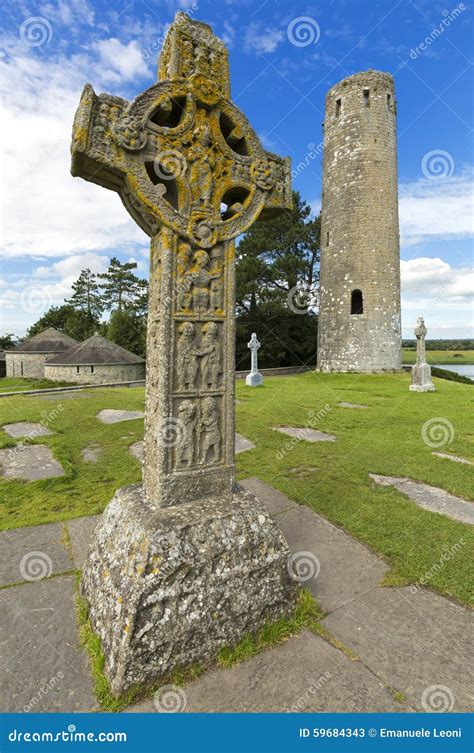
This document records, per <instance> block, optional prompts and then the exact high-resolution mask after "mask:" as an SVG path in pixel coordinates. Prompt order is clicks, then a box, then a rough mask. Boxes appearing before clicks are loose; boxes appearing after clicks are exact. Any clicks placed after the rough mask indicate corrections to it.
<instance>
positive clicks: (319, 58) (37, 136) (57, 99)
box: [0, 0, 474, 338]
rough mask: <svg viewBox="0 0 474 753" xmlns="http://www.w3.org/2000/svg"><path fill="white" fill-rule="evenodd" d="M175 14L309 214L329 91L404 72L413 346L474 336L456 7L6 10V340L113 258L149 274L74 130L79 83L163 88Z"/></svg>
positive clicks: (0, 86)
mask: <svg viewBox="0 0 474 753" xmlns="http://www.w3.org/2000/svg"><path fill="white" fill-rule="evenodd" d="M177 10H185V11H187V12H188V13H189V15H190V16H191V17H192V18H196V19H198V20H200V21H205V22H207V23H209V24H211V26H212V27H213V30H214V32H215V33H216V34H217V35H218V36H220V37H221V38H222V39H223V40H224V41H225V43H226V45H227V46H228V49H229V55H230V71H231V86H232V98H233V100H234V102H235V103H236V104H237V105H238V107H239V108H240V109H241V110H242V111H243V112H244V114H245V115H246V116H247V117H248V119H249V120H250V122H251V124H252V125H253V127H254V129H255V130H256V132H257V133H258V135H259V136H260V138H261V140H262V143H263V145H264V147H265V148H267V149H269V150H271V151H274V152H276V153H278V154H280V155H282V156H284V155H288V156H290V157H291V159H292V169H293V177H294V179H293V187H294V188H295V189H297V190H298V191H299V192H300V193H301V195H302V197H303V198H304V199H305V200H306V201H307V202H308V203H309V204H310V205H311V207H312V209H313V211H314V212H315V213H317V212H318V211H319V208H320V198H321V181H322V138H323V131H322V122H323V119H324V97H325V94H326V92H327V90H328V89H329V88H330V87H331V86H332V85H333V84H335V83H337V82H338V81H340V80H341V79H343V78H345V77H346V76H349V75H351V74H353V73H356V72H358V71H363V70H368V69H376V70H382V71H388V72H390V73H391V74H392V75H393V76H394V78H395V87H396V95H397V101H398V161H399V197H400V233H401V278H402V326H403V336H404V337H413V327H414V324H415V321H416V317H417V316H419V315H424V317H425V321H426V323H427V326H428V338H430V337H432V338H439V337H441V338H450V337H474V317H473V295H474V268H473V260H474V255H473V235H474V221H473V217H474V212H473V189H472V186H473V176H474V155H473V136H474V131H473V125H472V122H473V101H474V100H473V96H472V93H473V90H474V89H473V76H472V62H471V61H472V53H473V11H472V6H471V4H469V3H467V2H466V3H457V2H451V1H449V2H448V0H446V2H444V0H442V2H437V1H436V0H398V1H394V0H379V1H377V0H368V1H366V0H325V1H324V2H321V3H305V2H300V1H295V2H285V1H284V0H278V1H277V0H161V1H159V0H131V1H130V0H114V1H113V2H112V1H111V0H109V2H104V1H103V0H49V1H48V2H41V1H40V0H38V1H34V0H31V1H30V2H27V1H26V0H3V3H2V20H0V24H1V25H0V37H1V44H0V50H1V51H0V95H1V96H0V128H1V135H2V138H1V139H0V154H1V161H0V164H1V170H2V180H1V190H2V193H1V195H0V210H1V215H0V217H1V240H0V254H1V260H2V261H1V268H0V306H1V311H2V314H1V320H0V331H2V332H13V333H15V334H16V335H19V336H23V335H24V334H25V332H26V330H27V328H28V327H29V326H30V325H31V324H32V323H33V322H35V321H36V320H37V319H38V318H39V317H40V316H41V315H42V314H43V313H44V312H45V311H46V310H47V309H48V307H49V306H50V305H51V304H55V305H58V304H61V303H62V302H63V299H64V298H65V297H67V296H69V295H70V292H71V284H72V283H73V282H74V280H75V279H76V278H77V276H78V275H79V273H80V271H81V269H83V268H85V267H89V268H90V269H92V270H93V271H94V272H102V271H104V270H105V269H106V268H107V265H108V261H109V259H110V258H111V257H112V256H117V257H118V258H119V259H120V260H121V261H128V260H134V261H136V262H137V264H138V274H139V275H140V276H143V277H146V276H147V272H148V257H149V241H148V238H147V237H146V236H145V235H144V233H143V232H142V231H141V230H140V229H139V228H138V227H137V226H136V225H135V224H134V222H133V221H132V220H131V218H130V217H129V215H128V214H127V212H126V211H125V210H124V208H123V206H122V204H121V201H120V199H119V197H118V196H117V195H116V194H115V193H113V192H111V191H107V190H105V189H103V188H101V187H99V186H96V185H93V184H91V183H86V182H85V181H83V180H81V179H79V178H72V177H71V175H70V173H69V169H70V156H69V147H70V135H71V127H72V121H73V117H74V112H75V110H76V107H77V104H78V102H79V98H80V94H81V91H82V89H83V86H84V84H85V83H87V82H89V83H91V84H92V86H93V87H94V89H95V91H96V92H97V93H100V92H103V91H106V92H109V93H111V94H115V95H118V96H121V97H125V98H127V99H132V98H133V97H134V96H136V95H137V94H138V93H140V92H141V91H143V90H144V89H146V88H147V87H149V86H151V85H152V84H153V83H154V82H155V81H156V61H157V57H158V53H159V50H160V48H161V44H162V41H163V37H164V35H165V34H166V30H167V28H168V27H169V25H170V23H171V22H172V20H173V17H174V14H175V12H176V11H177Z"/></svg>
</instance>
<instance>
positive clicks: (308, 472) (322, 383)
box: [0, 372, 474, 602]
mask: <svg viewBox="0 0 474 753" xmlns="http://www.w3.org/2000/svg"><path fill="white" fill-rule="evenodd" d="M434 383H435V386H436V392H432V393H414V392H410V391H409V389H408V387H409V384H410V375H409V374H408V373H398V374H385V375H383V374H380V375H379V374H377V375H374V374H318V373H316V372H308V373H306V374H301V375H298V376H292V377H287V378H282V377H272V378H267V379H266V380H265V384H264V386H263V387H258V388H252V387H247V386H246V385H245V383H244V382H243V380H238V381H237V385H236V390H237V397H238V398H239V400H241V403H240V404H239V405H237V407H236V413H237V430H238V431H239V432H240V433H241V434H243V435H244V436H245V437H247V438H248V439H250V440H252V441H253V442H254V443H255V444H256V447H255V449H253V450H250V451H247V452H243V453H241V454H239V455H237V467H238V472H239V478H241V479H243V478H248V477H249V476H257V477H258V478H260V479H262V480H263V481H266V482H267V483H268V484H271V485H272V486H274V487H275V488H277V489H279V490H280V491H281V492H283V493H284V494H286V495H287V496H288V497H290V498H291V499H294V500H295V501H297V502H299V503H300V504H305V505H307V506H308V507H310V508H311V509H313V510H315V511H316V512H318V513H320V514H321V515H323V516H324V517H326V518H327V519H328V520H330V521H331V522H333V523H334V524H335V525H337V526H340V527H341V528H343V529H344V530H345V531H347V532H348V533H350V534H351V535H352V536H354V537H355V538H357V539H359V540H360V541H362V542H363V543H364V544H366V545H367V546H368V547H370V548H371V549H372V550H373V551H374V552H376V553H378V554H380V555H381V556H383V557H384V559H385V561H386V562H387V563H388V565H389V567H390V569H389V571H388V573H387V576H386V581H385V582H386V583H387V584H390V585H405V584H408V583H416V582H419V581H422V580H425V581H427V582H428V583H429V585H430V586H431V587H432V588H434V589H436V590H437V591H439V592H440V593H443V594H447V595H449V596H452V597H453V598H456V599H458V600H459V601H461V602H472V601H473V600H474V598H473V588H472V567H471V563H470V559H469V553H470V551H472V549H473V546H474V534H473V531H472V527H471V526H467V525H464V524H462V523H458V522H456V521H453V520H450V519H449V518H446V517H444V516H442V515H437V514H435V513H431V512H428V511H426V510H422V509H420V508H419V507H418V506H417V505H416V504H414V503H413V502H411V501H410V500H409V499H408V498H407V497H406V496H405V495H403V494H402V493H400V492H398V491H397V490H395V489H393V488H390V487H387V488H383V487H380V486H376V485H375V484H374V483H373V482H372V480H371V479H370V477H369V473H379V474H383V475H386V476H404V477H408V478H412V479H417V480H419V481H423V482H425V483H427V484H430V485H432V486H438V487H440V488H442V489H445V490H446V491H448V492H451V493H452V494H455V495H457V496H460V497H464V498H465V499H467V500H472V499H474V483H473V473H472V466H469V465H462V464H459V463H453V462H450V461H449V460H443V459H441V458H438V457H435V456H433V454H432V452H433V450H434V449H438V450H439V449H441V450H442V451H445V452H449V453H451V454H454V455H460V456H461V457H465V458H467V459H469V460H474V432H473V428H472V420H471V416H472V415H473V411H474V390H473V389H472V386H471V385H463V384H458V383H455V382H449V381H447V380H444V379H443V380H442V379H436V378H435V379H434ZM342 401H346V402H353V403H362V404H365V405H368V406H369V407H368V409H366V410H355V409H347V408H340V407H338V403H339V402H342ZM0 404H1V406H2V422H3V423H11V422H13V421H41V420H42V419H43V418H44V417H45V416H48V415H51V412H52V411H53V410H55V409H56V408H57V406H58V404H61V405H62V410H56V412H55V414H54V418H53V420H52V421H51V423H49V424H48V425H49V427H50V428H51V429H52V431H53V432H54V434H53V435H52V436H46V437H38V438H36V439H35V440H34V441H35V442H36V443H41V444H47V445H49V446H50V447H51V449H52V451H53V454H54V455H55V457H56V458H57V459H58V460H60V461H61V463H62V465H63V467H64V469H65V471H66V475H65V476H63V477H60V478H57V479H50V480H45V481H34V482H31V483H26V482H21V481H14V480H6V479H0V527H1V528H3V529H6V528H16V527H21V526H28V525H36V524H39V523H49V522H54V521H62V520H66V519H68V518H74V517H79V516H81V515H92V514H94V513H100V512H101V511H102V510H103V509H104V507H105V506H106V505H107V504H108V503H109V502H110V500H111V499H112V496H113V494H114V492H115V491H116V489H117V488H119V487H121V486H125V485H127V484H131V483H135V482H137V481H140V479H141V470H140V464H139V463H138V462H137V461H136V460H135V459H134V458H133V457H132V456H131V455H130V453H129V452H128V446H129V445H130V444H132V443H133V442H136V441H137V440H139V439H141V438H142V437H143V420H142V419H138V420H136V421H126V422H123V423H119V424H111V425H105V424H102V423H100V421H98V420H97V418H96V414H97V413H98V412H99V411H100V410H101V409H103V408H117V409H128V410H143V406H144V390H143V388H141V387H132V388H104V389H97V390H91V392H90V397H87V398H79V397H77V398H70V399H64V400H63V402H62V403H61V396H60V395H58V400H57V401H56V400H42V399H41V398H40V397H39V396H37V395H33V396H18V397H7V398H3V399H2V401H1V403H0ZM439 417H441V418H442V419H443V420H444V421H446V422H448V429H449V425H450V426H451V427H452V430H448V435H447V439H448V441H447V442H446V444H444V445H443V446H441V447H430V446H429V445H428V444H426V442H425V441H423V436H422V432H423V427H424V426H425V425H426V424H427V422H429V421H432V420H433V419H436V418H439ZM435 423H436V422H435ZM285 424H286V425H289V426H312V427H313V428H316V429H319V430H321V431H324V432H327V433H329V434H334V435H335V436H336V437H337V441H336V442H318V443H316V444H310V443H308V442H304V441H295V440H294V439H292V438H291V437H287V436H285V435H283V434H280V433H279V432H276V431H274V430H273V428H274V427H276V426H279V425H285ZM436 438H437V437H435V436H433V439H434V440H436ZM438 438H439V437H438ZM13 444H14V441H13V440H12V438H11V437H8V436H7V435H6V434H4V432H2V431H0V446H1V447H9V446H10V447H11V446H13ZM91 444H97V445H99V446H100V448H101V450H102V454H101V456H100V458H99V461H98V462H97V463H87V462H85V461H84V460H83V459H82V455H81V449H82V448H84V447H86V446H89V445H91ZM298 469H300V471H301V472H299V471H298ZM295 470H296V471H298V472H297V473H295ZM460 539H463V541H464V542H465V544H463V545H462V546H461V547H460V548H459V546H458V547H457V548H456V549H457V550H456V554H455V556H453V557H452V558H451V559H449V561H447V562H444V560H443V561H442V560H441V558H442V556H443V554H445V553H446V551H449V550H450V549H451V547H453V546H454V545H456V544H458V543H459V541H460ZM439 562H443V566H442V567H440V568H434V566H435V565H436V564H437V563H439ZM435 570H436V572H435ZM427 574H428V578H427Z"/></svg>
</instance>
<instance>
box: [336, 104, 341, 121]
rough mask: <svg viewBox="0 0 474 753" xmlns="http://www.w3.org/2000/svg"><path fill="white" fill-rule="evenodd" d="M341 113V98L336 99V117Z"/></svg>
mask: <svg viewBox="0 0 474 753" xmlns="http://www.w3.org/2000/svg"><path fill="white" fill-rule="evenodd" d="M340 114H341V100H340V99H336V118H338V117H339V115H340Z"/></svg>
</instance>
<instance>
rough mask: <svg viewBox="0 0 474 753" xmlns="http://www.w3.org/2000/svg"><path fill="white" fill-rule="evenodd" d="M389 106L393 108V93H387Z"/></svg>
mask: <svg viewBox="0 0 474 753" xmlns="http://www.w3.org/2000/svg"><path fill="white" fill-rule="evenodd" d="M387 107H388V109H389V110H391V109H392V95H391V94H387Z"/></svg>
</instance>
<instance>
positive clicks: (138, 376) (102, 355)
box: [44, 335, 145, 384]
mask: <svg viewBox="0 0 474 753" xmlns="http://www.w3.org/2000/svg"><path fill="white" fill-rule="evenodd" d="M44 376H45V378H46V379H51V380H53V381H55V382H76V383H78V384H106V383H107V382H134V381H140V380H143V379H145V360H144V359H143V358H142V357H141V356H137V355H136V354H135V353H131V352H130V351H129V350H126V349H125V348H122V347H121V346H120V345H117V344H116V343H113V342H110V340H106V338H105V337H101V336H100V335H93V336H92V337H89V339H88V340H85V341H84V342H82V343H78V344H76V345H75V347H73V348H71V349H70V350H68V351H65V352H64V353H58V354H57V355H55V356H54V357H53V358H50V359H49V360H48V361H47V363H45V365H44Z"/></svg>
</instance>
